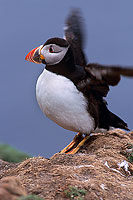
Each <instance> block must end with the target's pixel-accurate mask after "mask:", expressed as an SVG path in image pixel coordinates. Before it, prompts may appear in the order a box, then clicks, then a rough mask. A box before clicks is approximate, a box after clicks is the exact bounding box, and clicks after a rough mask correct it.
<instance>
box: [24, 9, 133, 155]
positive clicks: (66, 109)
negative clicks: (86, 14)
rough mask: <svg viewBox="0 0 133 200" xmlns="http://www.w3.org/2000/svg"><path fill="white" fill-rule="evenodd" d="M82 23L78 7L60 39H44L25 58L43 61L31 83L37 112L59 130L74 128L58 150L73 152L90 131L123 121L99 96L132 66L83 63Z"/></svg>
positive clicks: (120, 124)
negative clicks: (53, 123)
mask: <svg viewBox="0 0 133 200" xmlns="http://www.w3.org/2000/svg"><path fill="white" fill-rule="evenodd" d="M84 30H85V26H84V20H83V17H82V15H81V12H80V10H77V9H73V10H71V12H70V14H69V15H68V17H67V19H66V21H65V28H64V33H65V37H64V38H59V37H54V38H50V39H48V40H47V41H46V42H45V43H44V44H43V45H40V46H39V47H37V48H34V49H33V50H31V51H30V52H29V53H28V54H27V56H26V58H25V59H26V60H27V61H30V62H33V63H37V64H44V65H45V68H44V70H43V72H42V73H41V75H40V76H39V78H38V80H37V84H36V98H37V101H38V104H39V106H40V108H41V110H42V111H43V113H44V114H45V115H46V116H47V117H48V118H49V119H51V120H52V121H54V122H55V123H56V124H58V125H59V126H61V127H63V128H64V129H67V130H70V131H73V132H77V135H75V137H74V139H73V140H72V142H70V144H68V145H67V146H66V147H65V148H64V149H63V150H61V151H60V152H61V153H66V154H75V153H77V152H78V151H79V149H80V148H81V147H82V146H83V145H84V143H85V142H86V141H87V140H88V139H89V137H90V135H91V134H92V133H93V132H97V131H99V130H110V129H111V128H120V129H125V130H127V131H129V129H128V126H127V123H126V122H124V121H123V120H122V119H121V118H120V117H118V116H117V115H115V114H114V113H112V112H111V111H110V110H109V109H108V107H107V106H108V105H107V102H106V100H105V97H106V96H107V94H108V92H109V89H110V86H116V85H117V84H118V83H119V81H120V79H121V76H126V77H133V68H131V67H127V66H123V67H121V66H118V65H116V66H115V65H113V66H112V65H102V64H98V63H87V61H86V56H85V54H84V50H83V48H84V43H85V31H84Z"/></svg>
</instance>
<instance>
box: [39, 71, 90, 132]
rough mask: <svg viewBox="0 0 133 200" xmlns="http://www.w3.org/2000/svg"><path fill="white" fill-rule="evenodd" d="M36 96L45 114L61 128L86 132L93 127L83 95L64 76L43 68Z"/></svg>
mask: <svg viewBox="0 0 133 200" xmlns="http://www.w3.org/2000/svg"><path fill="white" fill-rule="evenodd" d="M36 97H37V101H38V104H39V106H40V108H41V110H42V111H43V112H44V113H45V115H46V116H47V117H48V118H50V119H51V120H53V121H54V122H55V123H56V124H58V125H60V126H62V127H63V128H65V129H68V130H71V131H75V132H81V133H86V134H89V133H90V132H91V131H92V130H93V129H94V120H93V118H92V117H91V116H90V115H89V113H88V112H87V109H86V108H87V102H86V99H85V97H84V96H83V94H82V93H81V92H79V91H78V90H77V88H76V87H75V85H74V84H73V83H72V81H70V80H69V79H67V78H65V77H64V76H60V75H56V74H54V73H52V72H49V71H47V70H46V69H44V71H43V73H42V74H41V75H40V77H39V78H38V81H37V85H36Z"/></svg>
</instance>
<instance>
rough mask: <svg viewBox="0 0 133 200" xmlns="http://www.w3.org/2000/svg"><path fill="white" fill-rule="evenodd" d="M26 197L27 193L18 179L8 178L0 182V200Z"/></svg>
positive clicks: (15, 199) (14, 199)
mask: <svg viewBox="0 0 133 200" xmlns="http://www.w3.org/2000/svg"><path fill="white" fill-rule="evenodd" d="M26 195H27V193H26V191H25V189H24V187H23V186H22V184H21V183H20V180H19V179H18V178H16V177H14V176H9V177H4V178H2V179H1V180H0V200H17V199H18V197H21V196H26Z"/></svg>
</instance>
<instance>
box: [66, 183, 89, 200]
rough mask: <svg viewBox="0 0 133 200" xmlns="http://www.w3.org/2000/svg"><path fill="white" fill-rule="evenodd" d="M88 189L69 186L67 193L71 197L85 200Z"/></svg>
mask: <svg viewBox="0 0 133 200" xmlns="http://www.w3.org/2000/svg"><path fill="white" fill-rule="evenodd" d="M86 192H87V190H85V189H79V188H77V187H71V186H70V187H69V189H67V190H65V191H64V193H65V195H66V196H67V197H68V198H70V199H77V200H84V196H85V195H86Z"/></svg>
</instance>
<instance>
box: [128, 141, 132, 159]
mask: <svg viewBox="0 0 133 200" xmlns="http://www.w3.org/2000/svg"><path fill="white" fill-rule="evenodd" d="M127 148H128V149H129V150H130V152H128V157H127V158H128V160H129V162H130V163H133V144H131V143H129V144H128V146H127Z"/></svg>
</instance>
